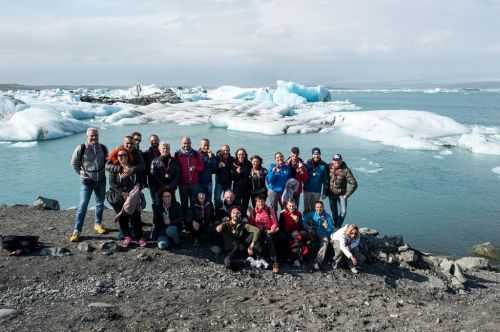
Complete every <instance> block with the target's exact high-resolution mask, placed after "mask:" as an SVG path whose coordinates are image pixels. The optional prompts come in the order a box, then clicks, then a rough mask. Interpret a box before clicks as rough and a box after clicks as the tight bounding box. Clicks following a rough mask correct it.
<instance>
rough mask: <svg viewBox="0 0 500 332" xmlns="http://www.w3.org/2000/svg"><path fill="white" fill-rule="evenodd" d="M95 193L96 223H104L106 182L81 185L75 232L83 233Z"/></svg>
mask: <svg viewBox="0 0 500 332" xmlns="http://www.w3.org/2000/svg"><path fill="white" fill-rule="evenodd" d="M92 192H94V193H95V223H96V224H97V225H100V224H101V223H102V214H103V212H104V198H105V196H106V181H101V182H97V183H93V184H90V185H88V184H83V183H82V184H81V187H80V204H79V205H78V210H77V211H76V215H75V231H78V232H81V231H82V227H83V222H84V221H85V215H86V214H87V207H88V206H89V201H90V196H92Z"/></svg>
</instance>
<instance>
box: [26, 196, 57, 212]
mask: <svg viewBox="0 0 500 332" xmlns="http://www.w3.org/2000/svg"><path fill="white" fill-rule="evenodd" d="M32 205H33V207H35V208H37V209H41V210H55V211H58V210H60V209H61V208H60V206H59V202H58V201H57V200H55V199H50V198H46V197H42V196H38V197H37V198H36V199H35V201H34V202H33V204H32Z"/></svg>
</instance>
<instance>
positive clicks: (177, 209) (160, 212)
mask: <svg viewBox="0 0 500 332" xmlns="http://www.w3.org/2000/svg"><path fill="white" fill-rule="evenodd" d="M158 196H159V197H160V203H159V204H155V205H153V225H154V228H153V232H152V233H151V239H152V240H153V241H158V248H159V249H161V250H165V249H170V248H171V247H172V244H174V245H179V244H180V237H179V225H181V224H182V220H183V215H182V209H181V205H180V204H179V203H177V202H176V201H175V200H174V197H173V195H172V193H171V192H170V191H169V190H168V189H166V188H163V189H161V190H160V191H159V193H158Z"/></svg>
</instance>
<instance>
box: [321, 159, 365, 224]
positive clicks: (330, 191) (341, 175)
mask: <svg viewBox="0 0 500 332" xmlns="http://www.w3.org/2000/svg"><path fill="white" fill-rule="evenodd" d="M357 187H358V182H357V181H356V178H355V177H354V175H353V174H352V172H351V170H350V168H349V167H347V165H346V163H345V162H344V161H343V160H342V156H341V155H340V154H336V155H334V156H333V159H332V162H331V163H330V165H329V166H328V172H327V174H326V177H325V185H324V193H325V196H327V197H328V199H329V201H330V208H331V209H332V217H333V222H334V225H335V228H337V229H338V228H340V227H342V224H343V223H344V219H345V216H346V213H347V199H348V198H349V197H350V196H351V195H352V194H353V193H354V191H356V188H357Z"/></svg>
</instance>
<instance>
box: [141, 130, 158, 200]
mask: <svg viewBox="0 0 500 332" xmlns="http://www.w3.org/2000/svg"><path fill="white" fill-rule="evenodd" d="M159 144H160V138H159V137H158V135H156V134H152V135H150V136H149V148H148V149H147V150H146V151H144V152H142V158H143V159H144V180H145V181H144V186H145V187H150V182H151V173H150V171H151V163H152V162H153V160H154V159H155V158H157V157H159V156H160V149H159ZM149 194H150V196H151V201H153V202H154V201H155V197H154V192H153V191H152V190H151V188H149Z"/></svg>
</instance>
